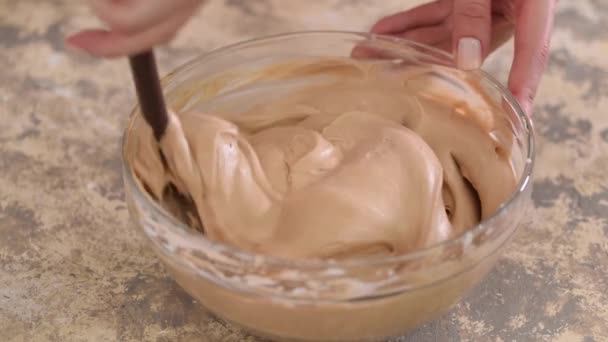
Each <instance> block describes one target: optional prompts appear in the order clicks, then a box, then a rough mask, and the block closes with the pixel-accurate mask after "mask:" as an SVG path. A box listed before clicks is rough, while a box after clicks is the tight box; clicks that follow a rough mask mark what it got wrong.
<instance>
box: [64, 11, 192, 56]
mask: <svg viewBox="0 0 608 342" xmlns="http://www.w3.org/2000/svg"><path fill="white" fill-rule="evenodd" d="M202 2H203V1H202V0H90V4H91V7H92V8H93V11H94V12H95V14H96V15H97V17H99V18H100V19H101V20H102V21H103V22H104V23H105V24H106V25H107V26H108V28H109V29H107V30H103V29H90V30H84V31H81V32H78V33H76V34H74V35H72V36H70V37H68V38H67V39H66V43H67V45H68V46H70V47H71V48H74V49H78V50H84V51H85V52H86V53H88V54H91V55H94V56H99V57H121V56H126V55H131V54H135V53H138V52H142V51H144V50H147V49H150V48H151V47H153V46H154V45H157V44H162V43H166V42H168V41H169V40H171V39H172V38H173V37H174V36H175V34H176V33H177V32H178V31H179V29H180V28H181V27H182V26H183V25H184V24H185V23H186V22H187V21H188V19H189V18H190V17H191V16H192V15H193V14H194V13H195V11H196V9H197V8H198V7H199V6H200V5H201V3H202Z"/></svg>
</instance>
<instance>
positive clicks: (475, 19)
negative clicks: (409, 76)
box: [372, 0, 557, 114]
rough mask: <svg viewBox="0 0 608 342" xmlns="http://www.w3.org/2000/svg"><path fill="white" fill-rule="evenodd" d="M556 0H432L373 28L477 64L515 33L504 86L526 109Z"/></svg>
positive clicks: (469, 65) (464, 65) (464, 64)
mask: <svg viewBox="0 0 608 342" xmlns="http://www.w3.org/2000/svg"><path fill="white" fill-rule="evenodd" d="M556 3H557V0H436V1H433V2H431V3H428V4H425V5H422V6H419V7H416V8H414V9H411V10H408V11H405V12H401V13H397V14H394V15H391V16H388V17H386V18H383V19H381V20H380V21H379V22H378V23H376V25H374V27H373V28H372V32H373V33H378V34H389V35H395V36H400V37H403V38H406V39H411V40H414V41H418V42H420V43H424V44H428V45H434V46H437V47H439V48H441V49H443V50H446V51H449V52H452V53H453V54H454V56H455V58H456V64H457V66H458V67H459V68H461V69H465V70H470V69H477V68H479V67H480V66H481V64H482V62H483V60H484V59H485V58H486V57H487V56H488V55H489V54H490V53H491V52H492V51H494V50H495V49H496V48H498V47H499V46H500V45H502V44H503V43H504V42H506V41H507V40H508V39H509V38H510V37H511V36H512V35H513V34H514V35H515V55H514V59H513V64H512V66H511V73H510V75H509V89H510V90H511V92H512V93H513V95H514V96H515V97H516V98H517V100H518V101H519V102H520V104H521V105H522V107H523V109H524V110H525V111H526V112H527V113H529V114H530V113H531V109H532V104H533V102H534V97H535V95H536V90H537V88H538V84H539V83H540V79H541V76H542V74H543V72H544V70H545V66H546V65H547V59H548V54H549V43H550V38H551V31H552V28H553V17H554V11H555V6H556Z"/></svg>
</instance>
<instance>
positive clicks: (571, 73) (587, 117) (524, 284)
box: [0, 0, 608, 342]
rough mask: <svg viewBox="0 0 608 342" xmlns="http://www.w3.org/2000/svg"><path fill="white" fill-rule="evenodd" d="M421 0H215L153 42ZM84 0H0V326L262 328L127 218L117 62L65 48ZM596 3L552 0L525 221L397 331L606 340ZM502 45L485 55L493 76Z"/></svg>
mask: <svg viewBox="0 0 608 342" xmlns="http://www.w3.org/2000/svg"><path fill="white" fill-rule="evenodd" d="M420 2H421V1H404V0H390V1H389V0H385V1H371V0H370V1H361V0H314V1H306V2H304V1H284V0H255V1H254V0H247V1H246V0H224V1H220V0H213V1H212V4H211V6H209V7H208V8H207V9H206V10H205V11H204V12H203V13H201V14H200V15H199V16H198V17H197V18H196V20H194V21H193V22H192V23H191V24H190V25H189V26H188V27H187V29H186V30H185V31H184V32H183V34H181V35H180V36H179V38H178V39H177V40H176V41H175V42H174V43H173V44H171V46H170V47H167V48H164V49H162V50H161V51H160V52H159V54H158V56H159V59H160V62H161V66H162V70H163V71H168V70H170V69H171V68H173V67H174V66H176V65H179V64H181V63H182V62H184V61H186V60H188V59H190V58H192V57H194V56H196V55H197V54H199V53H201V52H204V51H208V50H209V49H212V48H214V47H218V46H220V45H225V44H228V43H232V42H236V41H239V40H242V39H245V38H249V37H253V36H259V35H265V34H270V33H278V32H285V31H291V30H301V29H353V30H362V29H366V28H368V27H369V26H370V25H371V23H372V22H373V21H374V19H376V18H377V17H379V16H381V15H383V14H386V13H389V12H391V11H394V10H397V9H402V8H405V7H407V6H409V5H411V4H414V3H420ZM83 3H84V1H76V0H63V1H60V0H54V1H53V0H45V1H42V0H40V1H39V0H0V68H1V70H2V71H1V75H2V77H0V189H1V190H0V335H1V336H2V338H1V339H2V340H3V341H193V340H197V341H222V342H224V341H256V340H255V339H253V338H251V337H247V336H245V335H243V334H241V333H240V332H238V331H236V330H234V329H233V328H230V327H227V326H225V325H223V324H221V323H218V322H216V321H215V320H213V319H212V318H210V317H209V316H208V315H207V314H206V313H205V311H204V310H203V309H202V308H201V307H200V306H199V305H198V304H197V303H196V302H194V301H193V300H192V299H191V298H190V297H189V296H188V295H187V294H185V293H184V292H183V291H182V290H181V289H180V288H179V287H177V285H176V284H175V283H174V282H173V281H172V280H171V279H170V278H169V277H168V276H167V274H166V273H165V272H164V270H163V269H162V267H161V266H160V265H159V263H158V261H157V260H156V258H155V257H154V255H153V254H152V252H151V251H149V250H148V249H147V248H146V247H145V246H144V244H143V241H142V239H141V238H140V237H139V235H137V234H136V232H135V230H134V229H133V228H132V227H131V225H130V223H129V221H128V215H127V210H126V207H125V204H124V202H123V190H122V182H121V178H120V161H119V153H118V150H119V137H120V135H121V128H122V127H123V125H124V123H125V120H126V117H127V112H128V109H129V108H130V107H131V106H132V105H133V103H134V96H133V91H132V87H131V83H130V80H129V74H128V69H127V65H126V63H125V61H97V60H91V59H87V58H82V57H75V56H70V55H68V54H66V53H65V51H64V49H63V46H62V42H61V41H62V36H63V35H64V34H65V33H66V32H69V31H73V30H74V29H75V28H78V27H82V26H83V25H85V24H91V23H93V22H94V20H93V19H92V18H91V16H90V14H89V13H88V11H87V9H86V7H85V6H84V5H83ZM607 22H608V2H606V1H605V0H585V1H561V4H560V10H559V13H558V15H557V30H556V32H555V36H554V37H555V38H554V44H553V49H552V53H551V60H550V66H549V69H548V72H547V74H546V77H545V78H544V81H543V83H542V89H541V92H540V95H539V99H538V102H537V107H536V110H537V111H536V114H535V118H536V124H537V131H538V143H539V148H538V163H537V169H536V172H537V173H536V175H537V176H536V181H535V186H536V191H535V194H534V196H533V197H534V203H535V206H536V211H535V218H534V222H535V224H534V225H533V226H532V227H530V228H529V229H527V230H526V231H523V232H522V233H521V234H520V235H519V238H518V239H517V240H516V241H515V243H513V245H512V246H511V247H510V248H509V250H508V252H507V253H506V255H505V256H504V258H503V260H502V261H501V263H500V264H499V266H498V267H497V268H496V270H495V271H494V272H493V273H492V274H491V275H490V276H489V277H488V279H487V280H486V281H485V282H484V283H483V284H482V285H481V286H480V287H479V288H478V289H476V290H475V291H474V292H473V293H472V294H471V295H469V296H468V298H467V299H466V300H464V301H463V302H462V303H461V304H460V305H458V306H456V307H455V308H454V309H453V310H452V311H451V312H450V313H448V314H446V315H444V316H443V317H442V318H441V319H439V320H437V321H435V322H432V323H430V324H428V325H426V326H424V327H422V328H420V329H419V330H418V331H416V332H414V333H413V334H411V335H410V336H408V337H404V338H402V339H399V341H564V342H570V341H584V342H591V341H598V342H599V341H607V340H608V293H607V291H606V289H608V173H607V170H608V153H607V152H608V116H607V110H606V108H608V58H607V57H606V55H608V24H607ZM509 57H510V48H509V47H507V48H505V49H502V50H500V51H499V52H498V54H497V55H496V56H494V57H493V58H492V60H491V61H490V63H489V64H488V69H489V70H490V71H491V72H493V73H494V74H496V75H497V76H498V77H499V78H501V79H504V77H505V74H506V72H507V70H508V62H509Z"/></svg>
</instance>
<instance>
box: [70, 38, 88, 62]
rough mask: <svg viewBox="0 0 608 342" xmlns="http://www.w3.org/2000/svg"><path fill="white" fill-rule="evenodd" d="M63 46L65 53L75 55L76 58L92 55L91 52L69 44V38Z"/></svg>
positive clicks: (86, 57) (85, 57)
mask: <svg viewBox="0 0 608 342" xmlns="http://www.w3.org/2000/svg"><path fill="white" fill-rule="evenodd" d="M63 46H64V50H65V53H66V54H67V55H69V56H72V57H75V58H77V59H91V58H93V57H94V56H93V54H91V53H90V52H89V51H87V50H85V49H83V48H81V47H79V46H76V45H74V44H71V43H70V41H69V38H68V39H66V40H65V42H64V44H63Z"/></svg>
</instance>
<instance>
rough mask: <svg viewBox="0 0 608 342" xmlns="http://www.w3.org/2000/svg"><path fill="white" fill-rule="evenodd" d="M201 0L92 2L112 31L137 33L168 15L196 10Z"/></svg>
mask: <svg viewBox="0 0 608 342" xmlns="http://www.w3.org/2000/svg"><path fill="white" fill-rule="evenodd" d="M200 2H201V1H200V0H172V1H167V0H146V1H142V0H91V7H92V8H93V11H94V12H95V14H96V15H97V16H98V17H99V19H101V20H102V21H103V22H105V23H106V24H107V25H108V26H109V27H110V28H111V29H112V30H116V31H118V32H121V33H135V32H141V31H144V30H147V29H150V28H151V27H152V26H153V25H155V24H157V23H158V22H161V21H164V20H163V19H164V18H166V17H167V15H171V14H173V13H177V12H182V11H184V10H186V9H190V10H194V9H195V8H196V7H197V5H198V4H200Z"/></svg>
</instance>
